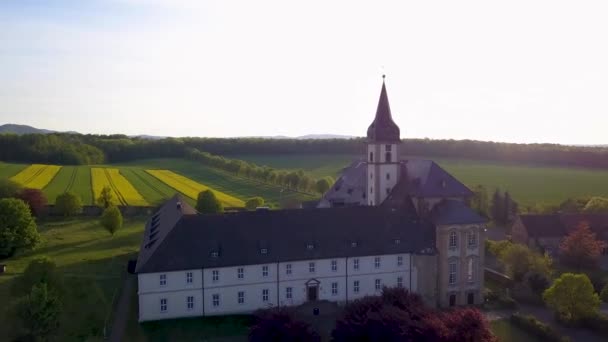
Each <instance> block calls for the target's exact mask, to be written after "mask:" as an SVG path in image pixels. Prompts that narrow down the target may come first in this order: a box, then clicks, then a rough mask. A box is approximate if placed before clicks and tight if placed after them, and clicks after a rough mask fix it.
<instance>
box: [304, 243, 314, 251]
mask: <svg viewBox="0 0 608 342" xmlns="http://www.w3.org/2000/svg"><path fill="white" fill-rule="evenodd" d="M306 249H308V250H309V251H311V250H313V249H315V245H314V244H312V243H309V244H307V245H306Z"/></svg>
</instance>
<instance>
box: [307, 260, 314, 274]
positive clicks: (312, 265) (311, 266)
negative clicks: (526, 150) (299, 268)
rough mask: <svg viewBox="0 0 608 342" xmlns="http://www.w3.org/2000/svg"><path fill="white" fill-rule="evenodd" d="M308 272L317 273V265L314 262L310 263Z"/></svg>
mask: <svg viewBox="0 0 608 342" xmlns="http://www.w3.org/2000/svg"><path fill="white" fill-rule="evenodd" d="M308 272H309V273H315V263H314V262H309V263H308Z"/></svg>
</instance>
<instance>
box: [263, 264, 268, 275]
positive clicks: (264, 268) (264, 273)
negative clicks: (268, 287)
mask: <svg viewBox="0 0 608 342" xmlns="http://www.w3.org/2000/svg"><path fill="white" fill-rule="evenodd" d="M262 277H268V266H262Z"/></svg>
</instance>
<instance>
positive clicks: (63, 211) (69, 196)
mask: <svg viewBox="0 0 608 342" xmlns="http://www.w3.org/2000/svg"><path fill="white" fill-rule="evenodd" d="M55 211H56V212H57V213H58V214H59V215H63V216H73V215H76V214H79V213H80V212H81V211H82V200H81V199H80V197H79V196H78V195H76V194H75V193H73V192H69V191H68V192H66V193H63V194H61V195H59V196H57V199H56V200H55Z"/></svg>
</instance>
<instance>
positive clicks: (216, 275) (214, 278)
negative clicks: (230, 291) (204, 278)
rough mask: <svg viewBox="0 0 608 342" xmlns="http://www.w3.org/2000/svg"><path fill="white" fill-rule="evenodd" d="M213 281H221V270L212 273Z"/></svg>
mask: <svg viewBox="0 0 608 342" xmlns="http://www.w3.org/2000/svg"><path fill="white" fill-rule="evenodd" d="M211 280H213V281H219V280H220V271H219V270H213V271H211Z"/></svg>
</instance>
